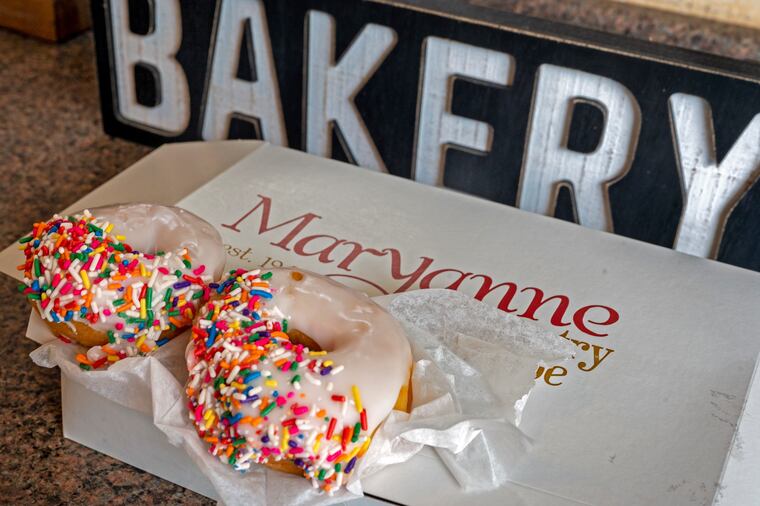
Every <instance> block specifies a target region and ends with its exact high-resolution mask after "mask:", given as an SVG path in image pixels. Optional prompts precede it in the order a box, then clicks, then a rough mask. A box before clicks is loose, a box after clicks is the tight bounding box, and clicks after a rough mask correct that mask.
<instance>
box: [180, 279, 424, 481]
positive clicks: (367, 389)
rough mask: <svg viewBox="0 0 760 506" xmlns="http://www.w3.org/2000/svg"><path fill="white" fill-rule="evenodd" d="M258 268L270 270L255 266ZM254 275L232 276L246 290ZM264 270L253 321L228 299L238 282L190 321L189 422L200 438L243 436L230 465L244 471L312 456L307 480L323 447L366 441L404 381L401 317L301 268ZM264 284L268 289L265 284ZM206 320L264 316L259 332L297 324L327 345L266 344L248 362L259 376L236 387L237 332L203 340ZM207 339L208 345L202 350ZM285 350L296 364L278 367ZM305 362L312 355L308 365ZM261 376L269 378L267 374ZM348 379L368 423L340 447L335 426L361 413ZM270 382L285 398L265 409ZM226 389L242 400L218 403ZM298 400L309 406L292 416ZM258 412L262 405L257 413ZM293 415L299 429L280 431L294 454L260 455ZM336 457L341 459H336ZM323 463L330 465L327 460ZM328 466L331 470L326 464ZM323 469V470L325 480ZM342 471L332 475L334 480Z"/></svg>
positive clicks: (241, 375) (345, 449) (217, 450)
mask: <svg viewBox="0 0 760 506" xmlns="http://www.w3.org/2000/svg"><path fill="white" fill-rule="evenodd" d="M266 272H270V271H264V272H263V273H262V274H264V273H266ZM256 273H258V271H253V272H252V273H246V274H242V275H241V274H240V273H238V274H236V276H234V277H233V279H235V278H236V279H237V283H238V284H239V285H241V287H242V289H243V291H248V290H251V289H252V287H253V286H254V285H252V284H251V283H252V282H255V281H260V280H258V279H257V278H256V276H254V275H253V274H256ZM271 273H272V277H271V279H269V280H268V281H269V283H270V284H271V285H270V286H271V293H272V295H273V297H272V298H271V299H266V298H264V299H262V304H261V306H260V308H259V309H258V313H260V316H261V317H262V319H261V320H258V321H257V320H256V319H255V317H253V316H251V315H249V314H247V313H246V309H244V308H246V305H245V304H241V305H239V306H237V307H234V308H233V307H231V305H230V303H229V301H231V300H232V301H233V304H234V303H235V300H234V296H233V295H235V294H238V293H240V290H236V291H233V292H232V293H231V294H229V295H227V297H226V298H225V299H224V300H222V301H219V300H217V301H212V303H210V304H208V305H206V306H205V307H204V308H203V309H202V310H201V312H200V314H199V318H198V320H197V323H196V327H195V328H194V339H193V341H191V342H190V344H189V345H188V348H187V353H186V358H187V365H188V370H189V371H190V377H189V379H188V387H189V393H190V399H191V404H190V410H191V412H190V418H191V419H192V420H194V421H195V422H196V427H197V428H198V429H199V432H200V433H201V434H202V435H203V436H204V437H207V436H209V434H213V435H214V437H222V436H223V435H227V436H229V437H230V438H232V439H234V438H235V437H241V436H242V437H245V438H246V445H245V448H244V449H241V448H237V449H236V453H235V454H234V455H235V456H236V462H235V464H234V465H235V468H236V469H239V470H245V469H247V468H248V467H249V466H250V462H251V461H253V462H267V461H269V460H281V459H283V458H284V459H287V460H295V459H296V458H301V459H305V460H307V461H309V462H312V463H316V465H315V466H305V467H304V470H305V474H306V475H307V476H310V477H312V478H314V477H315V476H316V475H317V473H318V472H319V471H320V469H322V468H325V465H326V464H325V461H326V459H328V458H329V457H330V456H331V455H333V456H334V455H336V454H337V453H338V452H340V453H341V455H345V456H349V455H350V454H351V453H352V452H353V454H354V455H356V450H358V449H359V446H361V445H362V444H363V443H364V442H365V440H366V438H367V435H371V434H372V432H373V431H374V430H375V429H376V428H377V426H378V425H379V424H380V423H381V422H382V421H383V420H384V419H385V418H386V417H387V415H388V414H389V413H390V412H391V410H392V409H393V406H394V405H395V403H396V400H397V397H398V394H399V391H400V390H401V388H402V387H403V386H405V385H406V384H407V382H408V380H409V374H410V370H411V364H412V355H411V349H410V346H409V343H408V341H407V339H406V336H405V334H404V331H403V329H402V328H401V326H400V325H399V323H398V322H397V321H396V320H395V319H394V318H393V317H392V316H391V315H390V314H388V313H387V312H386V311H385V310H384V309H383V308H381V307H380V306H378V305H377V304H375V303H374V302H373V301H372V300H370V299H369V298H368V297H367V296H366V295H364V294H362V293H359V292H356V291H354V290H351V289H349V288H347V287H345V286H343V285H340V284H339V283H336V282H334V281H332V280H330V279H329V278H326V277H324V276H320V275H317V274H314V273H310V272H308V271H303V270H293V269H272V270H271ZM248 276H250V277H248ZM262 289H263V290H266V291H270V288H262ZM228 291H229V289H228ZM225 301H226V302H225ZM241 308H243V309H241ZM215 311H216V312H217V313H216V314H217V316H216V317H215V318H214V317H213V316H211V315H212V314H213V313H214V312H215ZM212 319H213V320H214V322H220V321H221V322H225V323H224V325H228V324H229V325H236V324H241V323H245V325H251V324H254V325H262V323H261V322H268V323H267V326H266V327H263V326H262V327H252V328H256V329H257V330H266V328H269V329H275V330H276V329H277V326H278V325H279V324H280V322H283V321H284V320H285V321H287V327H288V328H289V329H297V330H299V331H301V332H303V333H304V334H306V335H308V336H309V337H311V338H312V339H313V340H314V341H315V342H317V343H318V344H319V345H320V347H321V348H322V350H324V352H326V353H324V354H316V355H310V354H309V353H308V351H307V352H304V354H303V357H302V360H301V361H300V362H298V359H297V356H298V353H297V352H296V351H294V349H293V348H291V349H287V348H282V347H278V346H274V347H272V348H270V349H269V351H268V352H267V353H268V355H269V359H267V360H266V361H263V362H259V363H256V364H255V365H253V366H251V367H250V369H251V370H253V371H258V372H260V373H261V375H262V376H261V378H258V379H255V380H253V381H251V382H250V383H246V385H250V386H246V387H245V388H241V390H240V392H238V391H237V390H235V389H234V388H233V387H234V385H235V384H238V385H242V384H243V383H244V382H245V378H247V376H246V374H247V372H245V370H244V371H243V372H241V370H240V368H237V369H235V368H232V370H231V371H230V369H229V367H231V364H233V363H235V361H237V360H238V359H239V358H240V356H241V354H242V353H245V352H243V351H242V348H241V347H240V337H239V336H240V333H239V332H236V331H231V333H230V334H229V335H230V336H232V338H230V339H227V338H225V334H224V332H223V331H220V334H219V335H218V336H217V337H213V336H212V337H211V339H210V340H209V339H207V337H206V336H207V335H208V334H204V335H203V336H199V335H198V334H197V333H198V332H204V333H205V331H208V330H209V329H210V328H211V326H212V325H216V323H212ZM236 322H237V323H236ZM199 329H200V330H199ZM235 339H237V341H236V340H235ZM211 342H213V343H214V344H213V345H210V346H209V347H208V348H207V345H209V344H210V343H211ZM283 342H284V341H283ZM233 343H236V344H233ZM286 344H290V343H289V342H287V343H286ZM209 353H213V357H208V356H207V355H208V354H209ZM283 358H285V359H286V360H288V361H296V362H298V367H297V368H296V369H295V370H290V368H288V369H287V370H282V369H281V368H278V367H277V366H276V365H275V363H277V362H278V361H280V360H281V359H283ZM312 360H314V361H316V362H317V363H316V365H315V364H314V363H312V362H311V361H312ZM331 363H332V365H331V366H330V364H331ZM219 364H226V365H227V366H228V368H220V367H219ZM310 366H312V367H311V369H310ZM323 367H324V368H325V370H327V369H329V368H330V367H331V370H330V372H328V373H327V374H325V375H322V374H320V370H321V369H322V368H323ZM244 369H245V368H244ZM336 372H337V373H336ZM219 374H221V375H223V376H225V375H226V376H225V379H224V384H223V385H222V386H221V388H215V387H214V386H213V383H214V379H216V378H217V377H218V375H219ZM295 374H298V375H299V376H300V381H297V382H294V379H295ZM267 379H268V380H269V383H267V382H266V380H267ZM228 385H233V386H228ZM354 387H356V388H357V391H358V392H359V394H360V398H361V404H362V406H361V407H362V408H363V409H365V410H366V418H367V428H366V430H365V431H363V432H362V436H361V437H360V438H359V439H358V440H357V441H356V442H355V443H350V444H348V445H347V446H343V445H342V443H341V441H340V434H342V431H343V429H344V427H348V428H353V427H354V426H355V425H356V424H357V423H358V422H359V421H360V415H359V411H358V410H357V409H356V404H355V402H354V396H353V394H352V391H353V388H354ZM204 390H205V391H204ZM275 390H277V392H278V396H280V397H282V396H284V397H285V398H287V399H288V400H287V402H285V403H283V405H282V406H277V407H275V408H273V409H271V411H266V410H265V408H266V407H267V406H268V402H267V404H263V403H262V399H263V398H264V396H266V397H268V398H269V399H272V398H273V391H275ZM231 393H234V394H235V395H237V397H235V398H236V399H238V400H239V401H240V402H241V404H240V406H239V407H232V406H230V405H228V404H225V401H219V398H220V396H222V397H224V396H227V395H230V394H231ZM334 395H337V396H343V397H345V399H346V400H345V402H337V401H335V400H334V399H333V398H332V397H333V396H334ZM252 399H255V400H254V401H252ZM294 406H295V407H294ZM298 406H307V407H308V408H309V409H308V412H306V413H304V414H300V415H294V412H295V410H297V409H299V407H298ZM210 409H211V410H213V411H214V416H213V417H212V419H214V420H215V422H214V423H213V424H210V425H209V426H208V427H207V426H206V425H207V423H206V422H207V420H208V418H206V417H207V416H209V410H210ZM262 410H265V414H264V415H262ZM320 410H324V413H320V414H321V415H322V416H316V415H317V413H318V412H319V411H320ZM226 413H227V414H229V416H232V417H233V418H234V417H236V416H237V417H238V418H239V417H240V416H242V417H246V418H244V419H249V420H250V419H255V418H257V417H261V416H267V419H266V421H264V422H263V423H257V424H255V425H252V424H248V423H240V424H237V426H236V427H235V428H234V429H231V428H230V427H229V426H227V425H225V424H223V423H220V422H219V420H220V419H222V418H224V417H225V414H226ZM201 415H203V416H201ZM294 418H295V419H296V420H297V422H296V423H297V425H298V428H299V430H298V432H297V434H296V435H294V436H290V435H288V436H285V437H288V438H290V439H289V440H291V441H293V440H295V441H296V442H297V445H298V446H297V448H296V451H297V453H296V454H293V455H287V456H283V455H282V454H268V455H264V456H263V457H262V454H261V453H260V452H261V451H262V448H264V447H274V448H275V451H276V449H277V448H279V446H280V442H281V441H282V440H281V437H283V431H284V429H283V422H286V423H287V421H289V420H292V419H294ZM333 418H334V419H335V420H336V424H335V428H334V432H333V434H335V435H337V440H332V441H327V442H325V443H324V444H322V445H321V446H320V448H319V449H318V450H317V451H316V452H315V451H313V443H314V438H315V436H317V435H318V434H322V435H324V434H325V433H327V432H328V428H329V423H328V421H327V420H330V419H333ZM291 426H292V425H291ZM230 431H231V432H230ZM263 435H266V436H267V438H268V440H267V441H265V442H262V437H263ZM320 437H322V436H320ZM301 449H303V451H301ZM211 451H212V453H214V454H216V455H217V456H219V457H220V459H221V460H222V461H226V460H227V455H226V453H224V450H223V449H222V447H221V446H219V445H216V444H215V445H212V450H211ZM265 451H266V449H265ZM336 462H340V458H338V460H336ZM327 465H328V467H330V465H329V463H328V464H327ZM347 465H348V462H346V461H343V466H344V468H345V466H347ZM320 466H321V467H320ZM325 469H327V468H325ZM327 472H328V473H330V472H331V471H330V470H329V469H327ZM329 476H330V475H329V474H328V475H327V478H328V479H329ZM342 479H343V478H342V477H340V480H341V481H342Z"/></svg>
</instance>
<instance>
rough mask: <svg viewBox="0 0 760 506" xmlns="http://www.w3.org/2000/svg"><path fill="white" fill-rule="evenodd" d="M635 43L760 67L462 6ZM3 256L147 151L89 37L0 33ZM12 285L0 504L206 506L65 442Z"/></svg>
mask: <svg viewBox="0 0 760 506" xmlns="http://www.w3.org/2000/svg"><path fill="white" fill-rule="evenodd" d="M470 1H471V3H473V4H478V5H483V6H489V7H496V8H501V9H505V10H509V11H513V12H517V13H522V14H527V15H530V16H536V17H541V18H545V19H551V20H557V21H562V22H567V23H573V24H576V25H580V26H585V27H590V28H595V29H599V30H603V31H607V32H613V33H620V34H624V35H628V36H631V37H634V38H638V39H645V40H652V41H656V42H662V43H666V44H672V45H678V46H681V47H686V48H691V49H697V50H702V51H706V52H710V53H715V54H719V55H724V56H731V57H734V58H740V59H749V60H755V61H760V37H758V34H757V32H755V31H753V30H749V29H743V28H736V27H730V26H726V25H720V24H716V23H711V22H707V21H701V20H697V19H690V18H686V17H681V16H677V15H673V14H664V13H659V12H656V11H650V10H645V9H639V8H633V7H625V6H621V5H619V4H615V3H610V2H607V1H604V0H470ZM0 118H2V121H0V146H2V148H0V186H1V187H2V188H3V189H4V192H3V196H2V198H0V213H1V214H0V216H3V219H2V220H0V247H4V246H6V245H7V244H10V243H11V242H12V241H13V240H15V239H16V238H17V237H20V236H21V235H22V234H24V233H25V232H27V231H28V229H29V228H30V226H31V223H32V222H33V221H34V220H36V219H44V218H47V217H48V216H50V215H52V214H53V213H54V212H55V211H57V210H59V209H62V208H64V207H66V206H67V205H69V204H70V203H72V202H74V201H75V200H77V199H79V198H80V197H82V196H83V195H84V194H86V193H87V192H89V191H91V190H92V189H93V188H95V187H97V186H98V185H100V184H102V183H103V182H105V181H106V180H107V179H109V178H111V177H113V176H114V175H116V174H117V173H118V172H119V171H120V170H122V169H124V168H126V167H128V166H129V165H130V164H132V163H133V162H135V161H136V160H138V159H139V158H141V157H142V156H144V155H145V154H147V153H148V152H149V151H150V149H149V148H146V147H143V146H139V145H136V144H133V143H130V142H126V141H122V140H118V139H112V138H109V137H108V136H106V135H105V134H104V133H103V132H102V129H101V125H100V113H99V105H98V96H97V86H96V76H95V67H94V56H93V42H92V36H91V35H90V34H84V35H81V36H79V37H77V38H75V39H73V40H71V41H69V42H66V43H65V44H62V45H50V44H47V43H44V42H39V41H37V40H34V39H30V38H27V37H24V36H20V35H16V34H12V33H10V32H6V31H2V30H0ZM16 285H17V283H16V282H14V281H12V280H9V279H8V278H6V277H4V276H3V277H1V279H0V303H1V304H2V307H3V308H4V309H3V314H2V319H0V394H1V395H0V415H2V418H1V421H0V454H1V455H2V456H3V457H2V460H1V461H0V462H2V464H0V498H1V499H0V502H7V503H11V504H58V503H87V504H124V503H135V502H137V503H144V504H151V503H160V504H163V503H172V504H200V503H204V504H207V503H210V501H209V500H208V499H206V498H204V497H201V496H199V495H197V494H194V493H193V492H190V491H187V490H185V489H183V488H181V487H179V486H176V485H173V484H171V483H168V482H165V481H163V480H161V479H158V478H155V477H153V476H151V475H149V474H147V473H144V472H142V471H139V470H137V469H135V468H133V467H131V466H129V465H126V464H123V463H121V462H119V461H117V460H114V459H112V458H110V457H106V456H104V455H101V454H99V453H96V452H94V451H92V450H90V449H88V448H85V447H82V446H80V445H78V444H76V443H73V442H71V441H68V440H66V439H64V438H63V434H62V431H61V406H60V385H59V377H58V375H59V373H58V371H57V370H48V369H43V368H40V367H36V366H34V365H33V364H32V363H31V360H30V359H29V357H28V355H29V353H30V352H31V351H32V350H33V349H34V347H35V345H34V343H32V342H31V341H29V340H26V339H24V337H23V336H24V330H25V327H26V320H27V316H28V313H29V309H28V306H27V305H26V303H25V301H24V300H23V298H21V297H19V296H18V294H17V293H16Z"/></svg>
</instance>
